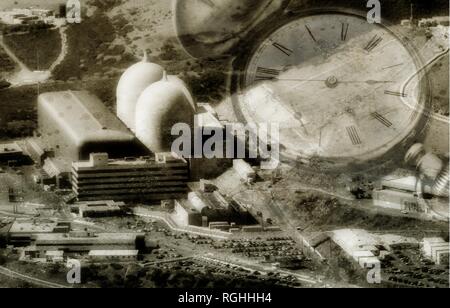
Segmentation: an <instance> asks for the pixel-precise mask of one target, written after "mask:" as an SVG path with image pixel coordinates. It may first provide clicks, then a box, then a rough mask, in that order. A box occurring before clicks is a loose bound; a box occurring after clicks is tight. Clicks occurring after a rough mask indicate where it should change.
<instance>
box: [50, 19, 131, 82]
mask: <svg viewBox="0 0 450 308" xmlns="http://www.w3.org/2000/svg"><path fill="white" fill-rule="evenodd" d="M116 37H117V33H116V30H115V28H114V25H113V24H112V22H111V20H110V19H109V18H108V16H107V15H106V14H104V13H102V12H101V11H100V10H97V11H96V12H95V13H94V14H93V16H91V17H90V18H86V19H85V20H83V22H82V23H81V24H73V25H70V26H69V28H68V29H67V38H68V44H69V48H68V50H69V51H68V54H67V55H66V58H65V59H64V61H63V62H62V63H61V64H60V65H58V66H57V67H56V68H55V70H54V71H53V76H54V77H55V78H56V79H57V80H68V79H70V78H78V79H83V78H84V77H86V76H93V75H95V74H97V75H98V76H99V77H102V76H104V75H105V74H108V72H109V71H110V68H111V66H113V67H114V68H116V69H121V68H126V67H128V66H130V65H131V64H133V63H135V62H136V59H135V58H134V56H133V55H130V54H128V53H126V52H125V49H124V48H123V46H112V43H113V41H114V40H115V39H116Z"/></svg>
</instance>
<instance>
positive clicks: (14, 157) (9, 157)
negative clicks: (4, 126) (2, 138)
mask: <svg viewBox="0 0 450 308" xmlns="http://www.w3.org/2000/svg"><path fill="white" fill-rule="evenodd" d="M21 160H23V150H22V148H21V147H20V146H19V145H18V144H17V143H8V144H0V164H14V163H15V162H19V161H21Z"/></svg>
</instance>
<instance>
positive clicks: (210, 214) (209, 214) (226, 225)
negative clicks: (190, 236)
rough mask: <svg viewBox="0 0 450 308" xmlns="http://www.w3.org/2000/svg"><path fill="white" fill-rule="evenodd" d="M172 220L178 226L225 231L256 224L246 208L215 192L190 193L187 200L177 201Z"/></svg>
mask: <svg viewBox="0 0 450 308" xmlns="http://www.w3.org/2000/svg"><path fill="white" fill-rule="evenodd" d="M194 186H195V185H194ZM172 219H173V220H174V221H175V222H176V223H178V224H179V225H180V226H188V225H193V226H199V227H200V226H201V227H209V228H211V229H221V230H226V231H228V230H229V229H230V228H235V227H240V226H246V225H254V224H255V223H256V220H255V219H254V218H253V217H252V215H251V214H250V213H249V211H248V210H247V209H246V208H244V207H243V206H242V205H240V204H239V203H237V202H235V201H234V200H232V199H231V198H228V197H226V196H223V195H222V194H221V193H220V192H219V191H217V190H214V191H212V192H202V191H198V190H197V191H192V192H190V193H189V194H188V198H187V199H183V200H177V201H176V207H175V211H174V212H173V213H172Z"/></svg>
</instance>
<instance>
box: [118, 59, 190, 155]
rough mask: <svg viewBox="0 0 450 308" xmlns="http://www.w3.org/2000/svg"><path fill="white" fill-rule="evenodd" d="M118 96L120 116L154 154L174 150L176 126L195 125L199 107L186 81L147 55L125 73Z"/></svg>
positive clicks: (121, 79)
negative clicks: (149, 58) (151, 60)
mask: <svg viewBox="0 0 450 308" xmlns="http://www.w3.org/2000/svg"><path fill="white" fill-rule="evenodd" d="M116 93H117V116H118V117H119V119H120V120H122V122H123V123H125V125H126V126H127V127H128V128H129V129H130V130H131V131H133V132H134V133H136V136H137V137H138V139H139V140H140V141H141V142H142V143H143V144H144V145H145V146H147V148H148V149H150V150H151V151H152V152H153V153H158V152H167V151H171V146H172V141H173V140H174V139H175V137H174V136H172V134H171V130H172V127H173V125H174V124H177V123H185V124H188V125H189V126H190V127H191V128H192V127H193V125H194V115H195V113H196V111H197V105H196V102H195V101H194V99H193V97H192V95H191V93H190V91H189V90H188V89H187V87H186V85H185V84H184V82H183V81H182V80H181V79H179V78H178V77H176V76H167V74H166V73H165V71H164V69H163V68H162V67H161V66H159V65H157V64H154V63H150V62H148V59H147V55H144V58H143V60H142V61H141V62H139V63H137V64H135V65H133V66H131V67H130V68H128V69H127V70H126V71H125V72H124V73H123V74H122V76H121V78H120V80H119V83H118V86H117V92H116Z"/></svg>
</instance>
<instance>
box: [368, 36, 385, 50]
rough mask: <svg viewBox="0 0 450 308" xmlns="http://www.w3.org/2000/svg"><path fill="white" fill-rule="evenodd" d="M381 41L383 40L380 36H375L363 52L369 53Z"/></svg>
mask: <svg viewBox="0 0 450 308" xmlns="http://www.w3.org/2000/svg"><path fill="white" fill-rule="evenodd" d="M382 41H383V38H382V37H381V36H378V35H375V36H374V37H373V38H372V39H371V40H370V42H369V43H368V44H367V45H366V47H364V50H366V51H368V52H371V51H372V50H374V49H375V47H377V46H378V45H379V44H380V43H381V42H382Z"/></svg>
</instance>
